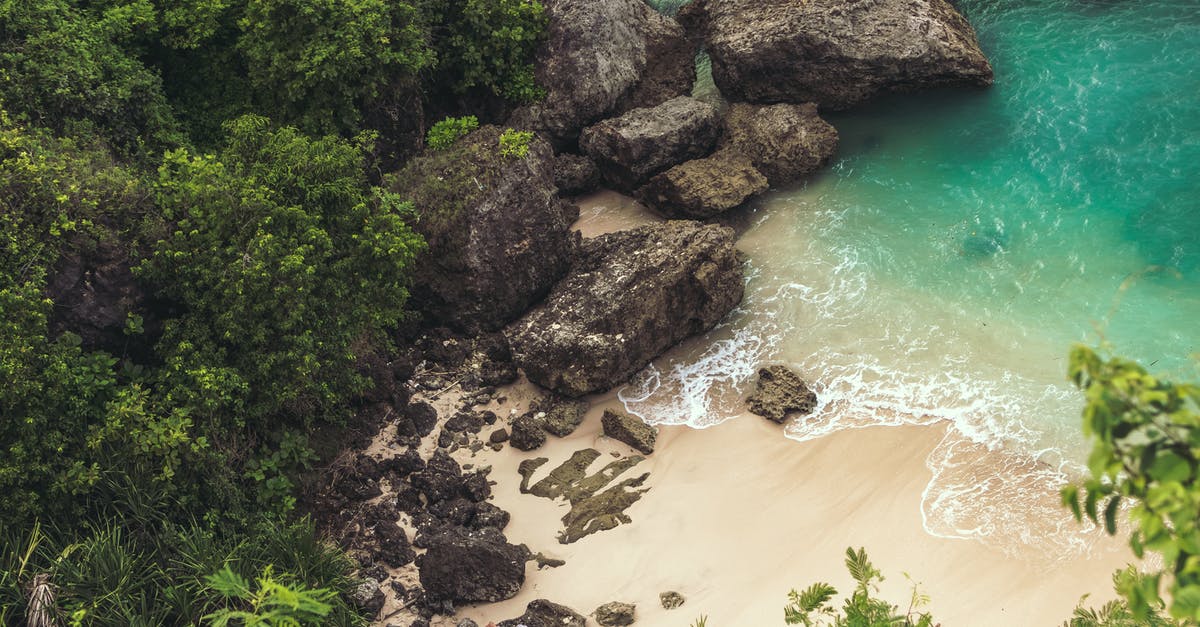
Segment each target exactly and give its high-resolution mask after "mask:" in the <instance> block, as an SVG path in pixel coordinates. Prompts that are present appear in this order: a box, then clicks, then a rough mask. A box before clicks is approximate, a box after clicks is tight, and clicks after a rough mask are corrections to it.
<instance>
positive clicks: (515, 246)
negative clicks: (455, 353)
mask: <svg viewBox="0 0 1200 627" xmlns="http://www.w3.org/2000/svg"><path fill="white" fill-rule="evenodd" d="M500 133H501V131H500V129H498V128H496V127H494V126H485V127H483V128H480V129H478V130H476V131H474V132H472V133H471V134H469V135H467V136H466V137H463V138H462V139H459V140H458V141H457V142H455V143H454V144H453V145H452V146H450V147H448V148H446V149H444V150H442V151H439V152H432V153H427V154H425V155H423V156H421V157H418V158H416V159H413V160H412V161H411V162H409V164H408V165H407V166H406V167H405V169H404V170H402V171H400V172H399V173H398V174H396V175H395V176H394V177H392V178H391V179H390V183H389V185H390V187H391V189H392V190H393V191H396V192H398V193H400V194H401V195H402V196H404V197H405V198H408V199H410V200H412V202H413V205H414V207H415V208H416V211H417V213H418V215H419V219H417V220H413V221H412V225H413V228H414V229H415V230H417V231H418V232H420V234H421V235H422V236H423V237H424V238H425V240H426V241H427V242H428V244H429V248H428V249H427V250H426V251H425V252H424V253H423V254H422V255H421V257H420V258H419V259H418V261H417V263H416V265H415V267H414V270H413V278H414V285H413V289H412V294H413V302H414V303H415V304H418V305H419V306H420V307H421V309H422V310H424V311H425V312H426V313H428V314H429V315H430V316H431V317H432V318H433V319H435V320H439V321H447V322H448V323H450V324H452V325H454V326H456V327H458V328H461V329H464V330H467V331H477V330H480V329H485V330H490V329H496V328H499V327H500V326H502V325H503V324H504V323H506V322H508V321H510V320H512V319H513V318H515V317H516V316H518V315H520V313H521V312H523V311H525V310H526V309H527V308H528V307H529V305H530V304H532V303H534V302H536V301H537V300H538V299H540V298H541V297H542V296H543V295H544V294H545V293H546V292H547V291H548V290H549V289H550V287H551V286H552V285H553V284H554V282H555V281H557V280H558V279H559V277H561V276H562V275H563V273H564V272H565V271H566V269H567V266H568V265H569V263H570V257H571V254H572V251H573V250H574V247H575V244H576V242H577V236H576V235H574V234H573V233H572V232H571V228H570V227H571V223H572V222H573V221H574V217H573V216H574V214H575V213H577V211H578V210H577V209H574V208H573V206H572V205H570V203H567V202H566V201H564V200H562V199H560V198H559V197H558V190H557V188H556V187H555V186H554V168H553V161H554V153H553V152H552V151H551V149H550V146H549V145H548V144H546V142H544V141H542V140H541V139H539V138H536V137H535V138H534V139H533V140H532V141H531V142H530V144H529V152H528V154H527V155H526V156H525V157H512V156H504V155H501V154H500V149H499V138H500Z"/></svg>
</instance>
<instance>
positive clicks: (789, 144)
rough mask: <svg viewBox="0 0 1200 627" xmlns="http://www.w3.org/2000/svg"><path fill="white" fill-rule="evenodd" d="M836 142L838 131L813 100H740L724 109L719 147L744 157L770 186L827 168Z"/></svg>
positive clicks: (835, 149)
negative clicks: (771, 102)
mask: <svg viewBox="0 0 1200 627" xmlns="http://www.w3.org/2000/svg"><path fill="white" fill-rule="evenodd" d="M837 146H838V132H837V129H835V128H833V126H832V125H830V124H829V123H828V122H826V121H825V120H822V119H821V118H820V117H819V116H818V115H817V106H816V105H814V104H812V103H805V104H775V105H768V106H759V105H751V104H746V103H738V104H734V105H731V106H730V107H729V109H728V110H726V112H725V138H724V139H723V140H722V149H723V150H732V151H734V152H737V153H739V154H741V155H744V156H745V157H746V158H747V159H749V160H750V162H751V163H752V164H754V167H755V168H756V169H757V170H758V171H759V172H762V173H763V174H764V175H766V177H767V181H768V182H769V183H770V184H771V185H772V186H780V185H786V184H788V183H791V182H794V181H796V180H798V179H800V178H802V177H804V176H806V175H808V174H811V173H813V172H815V171H816V170H819V169H820V168H823V167H825V165H826V164H828V163H829V160H830V159H832V158H833V155H834V153H835V152H837Z"/></svg>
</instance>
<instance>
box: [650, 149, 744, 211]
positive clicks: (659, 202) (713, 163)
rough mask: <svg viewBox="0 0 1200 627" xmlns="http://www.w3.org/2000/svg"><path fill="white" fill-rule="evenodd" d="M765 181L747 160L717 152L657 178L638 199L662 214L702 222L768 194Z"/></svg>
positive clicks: (736, 154)
mask: <svg viewBox="0 0 1200 627" xmlns="http://www.w3.org/2000/svg"><path fill="white" fill-rule="evenodd" d="M767 187H768V182H767V177H765V176H763V174H762V173H761V172H759V171H758V170H757V169H755V167H754V164H753V163H752V162H751V161H750V159H748V158H747V157H745V156H743V155H741V154H738V153H735V152H732V151H720V152H717V153H716V154H714V155H712V156H709V157H706V158H704V159H693V160H691V161H688V162H687V163H684V164H682V165H677V166H675V167H673V168H671V169H670V170H667V171H666V172H663V173H661V174H658V175H656V176H655V177H654V178H652V179H650V182H649V183H646V185H644V186H643V187H642V188H641V189H639V190H638V197H639V198H641V200H642V201H643V202H645V203H646V204H647V205H649V206H650V207H652V208H653V209H654V210H655V211H658V212H659V213H661V214H664V215H667V216H671V217H674V218H692V219H698V220H704V219H707V218H711V217H713V216H715V215H718V214H721V213H724V212H725V211H728V210H730V209H733V208H734V207H737V206H738V205H741V204H742V203H744V202H746V200H748V199H749V198H752V197H754V196H757V195H759V194H761V193H763V192H765V191H767Z"/></svg>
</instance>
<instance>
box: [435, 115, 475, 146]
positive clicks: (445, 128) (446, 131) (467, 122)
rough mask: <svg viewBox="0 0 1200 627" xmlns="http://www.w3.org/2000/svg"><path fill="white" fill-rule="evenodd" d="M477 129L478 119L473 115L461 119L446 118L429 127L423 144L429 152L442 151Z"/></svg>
mask: <svg viewBox="0 0 1200 627" xmlns="http://www.w3.org/2000/svg"><path fill="white" fill-rule="evenodd" d="M477 128H479V119H478V118H476V117H475V116H473V115H468V116H464V117H461V118H446V119H444V120H442V121H441V122H438V123H437V124H434V125H433V126H431V127H429V132H428V133H426V134H425V143H426V144H427V145H428V146H429V149H430V150H444V149H446V148H449V147H450V145H451V144H453V143H454V142H456V141H458V139H459V138H460V137H463V136H465V135H466V134H468V133H470V132H471V131H473V130H475V129H477Z"/></svg>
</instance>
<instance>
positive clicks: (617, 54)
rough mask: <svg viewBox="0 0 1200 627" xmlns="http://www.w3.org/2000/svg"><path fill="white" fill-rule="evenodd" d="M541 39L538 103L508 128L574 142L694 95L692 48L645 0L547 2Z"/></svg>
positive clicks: (526, 108)
mask: <svg viewBox="0 0 1200 627" xmlns="http://www.w3.org/2000/svg"><path fill="white" fill-rule="evenodd" d="M543 4H544V5H545V7H546V14H547V16H548V17H549V24H548V26H547V29H546V40H545V42H544V43H543V44H542V45H541V46H540V47H539V48H538V51H537V53H536V57H535V60H534V67H535V73H536V78H537V83H538V85H540V86H542V87H543V88H544V89H545V90H546V97H545V98H543V99H542V100H540V101H538V102H536V103H533V104H530V105H527V106H524V107H522V108H520V109H518V110H517V111H516V113H514V114H513V116H512V118H511V120H510V124H513V125H514V126H518V127H522V128H528V129H530V130H534V131H537V132H539V133H542V134H543V135H544V136H545V137H547V138H549V139H550V140H551V141H552V142H553V143H554V144H555V145H556V146H557V147H559V148H562V147H567V146H570V145H572V144H573V143H574V142H575V140H576V139H577V138H578V136H579V131H580V129H582V128H583V127H585V126H587V125H588V124H591V123H593V122H595V121H597V120H601V119H603V118H606V117H610V116H612V115H616V114H619V113H621V112H624V111H626V110H628V109H631V108H634V107H644V106H652V105H656V104H658V103H660V102H663V101H665V100H668V99H670V98H673V97H675V96H679V95H682V94H686V93H688V92H690V91H691V88H692V83H694V82H695V79H696V69H695V63H694V59H695V56H696V47H695V45H694V43H692V42H689V41H688V39H687V37H685V36H684V33H683V29H682V28H681V27H680V26H679V24H677V23H676V22H675V20H673V19H671V18H669V17H667V16H664V15H662V14H660V13H658V12H657V11H655V10H654V9H652V8H651V7H650V6H649V5H648V4H647V3H645V2H644V1H643V0H546V1H545V2H543Z"/></svg>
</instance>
